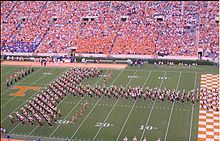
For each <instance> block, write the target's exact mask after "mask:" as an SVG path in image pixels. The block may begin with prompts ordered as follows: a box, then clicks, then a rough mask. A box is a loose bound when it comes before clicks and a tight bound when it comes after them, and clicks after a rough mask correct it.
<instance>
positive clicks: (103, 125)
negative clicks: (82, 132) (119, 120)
mask: <svg viewBox="0 0 220 141" xmlns="http://www.w3.org/2000/svg"><path fill="white" fill-rule="evenodd" d="M95 126H96V127H105V128H106V127H110V126H114V125H113V124H110V123H102V122H96V124H95Z"/></svg>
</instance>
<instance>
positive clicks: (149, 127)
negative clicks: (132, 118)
mask: <svg viewBox="0 0 220 141" xmlns="http://www.w3.org/2000/svg"><path fill="white" fill-rule="evenodd" d="M144 128H145V129H146V130H156V129H158V128H157V127H153V126H151V125H147V126H146V127H144V125H141V127H140V130H144Z"/></svg>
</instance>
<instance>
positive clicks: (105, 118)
mask: <svg viewBox="0 0 220 141" xmlns="http://www.w3.org/2000/svg"><path fill="white" fill-rule="evenodd" d="M136 73H137V71H135V73H134V74H133V75H135V74H136ZM131 80H132V78H131V79H130V80H129V81H128V83H127V85H126V86H125V88H127V86H128V85H129V84H130V83H131ZM119 99H120V97H119V98H118V99H117V101H116V102H115V104H114V105H113V106H112V108H111V110H110V111H109V113H108V115H107V117H106V118H105V120H104V121H103V122H102V123H105V122H106V121H107V119H108V117H109V116H110V115H111V113H112V111H113V109H114V108H115V105H116V104H117V103H118V100H119ZM133 106H134V105H133ZM133 108H134V107H133ZM102 127H103V126H101V127H100V128H99V130H98V131H97V133H96V134H95V137H94V138H93V139H92V140H93V141H94V140H95V138H96V137H97V136H98V134H99V132H100V131H101V129H102Z"/></svg>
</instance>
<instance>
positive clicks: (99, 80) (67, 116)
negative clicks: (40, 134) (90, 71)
mask: <svg viewBox="0 0 220 141" xmlns="http://www.w3.org/2000/svg"><path fill="white" fill-rule="evenodd" d="M107 72H108V71H107ZM107 72H106V73H107ZM106 73H105V74H106ZM101 79H102V77H100V78H99V80H98V81H96V83H95V84H94V86H95V85H96V84H97V83H98V82H99V81H100V80H101ZM84 98H85V96H84V97H83V98H81V100H80V101H79V102H78V103H77V104H76V105H75V106H74V107H73V109H72V110H71V111H70V112H69V114H68V115H67V116H66V117H65V118H64V119H63V120H66V119H67V117H68V116H69V115H70V114H71V113H72V112H73V110H74V109H75V108H76V106H78V105H79V104H80V102H81V101H82V100H83V99H84ZM60 125H61V124H60ZM60 125H58V126H57V127H56V129H54V131H53V132H52V133H51V134H50V136H49V137H51V136H52V135H53V134H54V133H55V132H56V131H57V129H58V128H59V127H60Z"/></svg>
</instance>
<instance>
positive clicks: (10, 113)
mask: <svg viewBox="0 0 220 141" xmlns="http://www.w3.org/2000/svg"><path fill="white" fill-rule="evenodd" d="M54 69H56V68H54ZM52 70H53V69H52ZM62 74H63V73H60V75H58V76H57V77H55V78H54V79H52V80H51V81H50V82H48V84H49V83H51V82H52V81H53V80H55V79H56V78H58V77H59V76H61V75H62ZM37 92H38V91H36V92H35V93H33V94H32V96H30V97H29V98H28V99H27V100H26V101H24V102H23V103H22V104H21V105H19V106H18V107H17V108H16V109H15V110H14V111H12V112H11V113H10V114H9V115H11V114H13V113H14V112H15V111H16V110H18V109H19V108H20V107H21V106H23V105H24V104H25V103H26V102H27V101H29V100H30V99H31V98H32V97H34V96H35V94H36V93H37ZM7 118H8V116H6V117H5V118H4V119H3V120H1V123H2V122H3V121H5V120H6V119H7Z"/></svg>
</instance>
